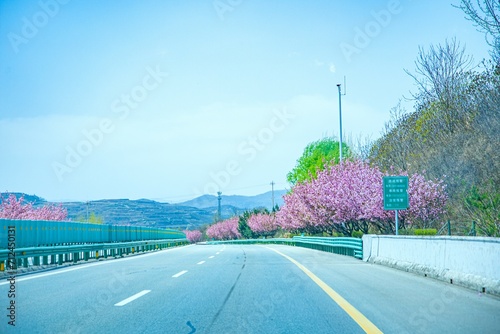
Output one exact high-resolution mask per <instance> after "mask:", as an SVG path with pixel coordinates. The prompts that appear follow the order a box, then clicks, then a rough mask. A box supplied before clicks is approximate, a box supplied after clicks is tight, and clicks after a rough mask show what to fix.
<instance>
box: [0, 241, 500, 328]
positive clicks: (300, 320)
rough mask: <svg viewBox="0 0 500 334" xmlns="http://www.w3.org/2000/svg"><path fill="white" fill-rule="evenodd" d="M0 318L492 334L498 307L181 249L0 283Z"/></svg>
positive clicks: (436, 289) (386, 271)
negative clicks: (13, 295) (13, 307)
mask: <svg viewBox="0 0 500 334" xmlns="http://www.w3.org/2000/svg"><path fill="white" fill-rule="evenodd" d="M9 291H10V292H9ZM12 292H14V293H15V298H14V297H12V296H10V297H9V294H12ZM12 301H13V302H14V304H12ZM11 305H14V306H15V309H14V313H12V306H11ZM9 308H10V310H9ZM0 309H1V310H3V311H1V312H3V314H1V317H0V333H50V334H53V333H71V334H77V333H173V334H193V333H217V334H225V333H228V334H229V333H230V334H233V333H365V332H367V333H381V332H382V333H497V334H498V333H500V298H497V297H492V296H489V295H484V294H481V293H478V292H475V291H471V290H468V289H465V288H461V287H457V286H454V285H451V284H447V283H444V282H440V281H436V280H433V279H430V278H425V277H420V276H417V275H414V274H410V273H405V272H402V271H398V270H394V269H391V268H386V267H383V266H378V265H373V264H368V263H365V262H362V261H360V260H357V259H354V258H351V257H346V256H341V255H334V254H330V253H325V252H320V251H315V250H310V249H305V248H299V247H289V246H280V245H272V246H261V245H192V246H186V247H179V248H174V249H169V250H165V251H159V252H154V253H148V254H145V255H138V256H133V257H128V258H124V259H118V260H108V261H100V262H94V263H89V264H83V265H75V266H70V267H65V268H61V269H55V270H51V271H47V272H44V273H39V274H29V275H22V276H17V277H15V282H13V284H11V283H10V282H9V280H8V279H3V280H2V281H1V282H0ZM12 315H13V316H12ZM9 316H10V317H9ZM13 319H14V322H13ZM9 322H11V324H9ZM12 324H15V326H12Z"/></svg>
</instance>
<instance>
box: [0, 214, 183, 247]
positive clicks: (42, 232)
mask: <svg viewBox="0 0 500 334" xmlns="http://www.w3.org/2000/svg"><path fill="white" fill-rule="evenodd" d="M10 236H14V238H15V244H16V248H24V247H40V246H56V245H67V244H86V243H106V242H128V241H140V240H155V239H183V238H185V237H186V235H185V234H184V233H182V232H181V231H177V230H173V229H162V228H153V227H141V226H121V225H98V224H89V223H78V222H61V221H43V220H12V219H0V249H2V248H3V249H5V248H7V247H8V242H9V237H10Z"/></svg>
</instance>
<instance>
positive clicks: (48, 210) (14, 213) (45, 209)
mask: <svg viewBox="0 0 500 334" xmlns="http://www.w3.org/2000/svg"><path fill="white" fill-rule="evenodd" d="M0 200H1V203H0V218H4V219H20V220H58V221H62V220H67V219H68V211H67V210H66V209H65V208H63V207H62V205H59V206H53V205H45V206H42V207H40V208H35V207H33V205H32V204H31V203H27V204H24V203H23V202H24V198H23V197H20V198H19V200H18V199H17V198H16V196H15V195H13V194H10V195H9V197H8V198H7V199H4V198H3V197H2V196H0Z"/></svg>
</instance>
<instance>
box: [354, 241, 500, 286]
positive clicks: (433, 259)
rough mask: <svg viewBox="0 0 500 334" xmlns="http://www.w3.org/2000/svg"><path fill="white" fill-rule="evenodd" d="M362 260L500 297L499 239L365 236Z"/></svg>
mask: <svg viewBox="0 0 500 334" xmlns="http://www.w3.org/2000/svg"><path fill="white" fill-rule="evenodd" d="M363 261H368V262H372V263H377V264H382V265H387V266H390V267H394V268H398V269H402V270H406V271H410V272H414V273H418V274H422V275H426V276H428V277H433V278H437V279H441V280H444V281H447V282H453V284H459V285H463V286H466V287H469V288H473V289H477V290H478V291H482V290H483V288H484V289H485V290H486V292H487V293H491V294H496V295H500V238H485V237H453V236H436V237H424V236H422V237H419V236H393V235H364V236H363Z"/></svg>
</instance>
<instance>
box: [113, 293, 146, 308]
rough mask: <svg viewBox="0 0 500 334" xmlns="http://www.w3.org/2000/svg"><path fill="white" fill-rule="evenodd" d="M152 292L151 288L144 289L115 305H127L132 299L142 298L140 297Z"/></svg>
mask: <svg viewBox="0 0 500 334" xmlns="http://www.w3.org/2000/svg"><path fill="white" fill-rule="evenodd" d="M150 292H151V290H142V291H141V292H139V293H136V294H135V295H133V296H130V297H128V298H127V299H124V300H122V301H121V302H119V303H116V304H115V306H123V305H127V304H128V303H130V302H131V301H134V300H136V299H137V298H140V297H142V296H144V295H145V294H147V293H150Z"/></svg>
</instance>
